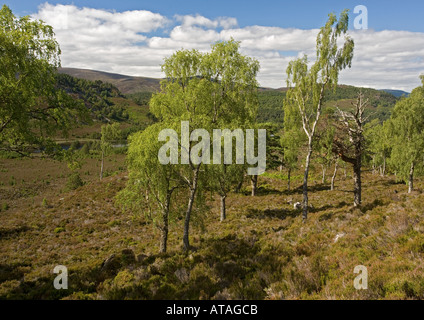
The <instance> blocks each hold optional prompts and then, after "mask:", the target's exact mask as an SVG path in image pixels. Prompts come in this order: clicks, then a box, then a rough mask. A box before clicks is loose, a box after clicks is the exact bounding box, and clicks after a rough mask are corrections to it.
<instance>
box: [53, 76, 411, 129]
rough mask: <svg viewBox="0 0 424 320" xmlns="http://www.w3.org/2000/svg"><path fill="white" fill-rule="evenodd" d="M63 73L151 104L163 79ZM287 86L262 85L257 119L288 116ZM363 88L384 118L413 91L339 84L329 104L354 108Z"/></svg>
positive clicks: (371, 108)
mask: <svg viewBox="0 0 424 320" xmlns="http://www.w3.org/2000/svg"><path fill="white" fill-rule="evenodd" d="M59 73H61V74H67V75H70V76H72V77H75V78H80V79H85V80H90V81H99V80H100V81H102V82H105V83H110V84H112V85H113V86H114V87H116V88H118V89H119V91H120V92H121V93H123V94H125V95H126V97H127V98H129V99H131V100H132V101H133V102H134V103H136V104H137V105H139V106H142V105H148V104H149V100H150V98H151V94H152V93H153V92H156V91H159V90H160V80H161V79H154V78H146V77H133V76H126V75H121V74H116V73H108V72H103V71H96V70H88V69H75V68H60V69H59ZM287 90H288V88H285V87H282V88H278V89H272V88H266V87H260V88H259V113H258V119H257V120H258V121H259V122H278V123H282V121H283V118H284V116H283V109H282V105H283V103H284V98H285V95H286V92H287ZM359 90H362V92H363V93H364V94H365V97H367V98H368V99H369V108H368V112H372V114H373V116H372V117H371V118H379V119H380V120H382V121H383V120H385V119H387V118H389V117H390V114H391V110H392V108H393V106H394V105H395V103H396V101H397V100H398V99H399V97H401V96H402V95H409V93H407V92H405V91H401V90H376V89H371V88H358V87H353V86H349V85H339V86H338V87H337V90H336V91H333V90H327V92H326V98H325V106H328V107H334V106H338V107H340V108H342V109H346V108H350V107H351V105H352V103H353V102H355V100H356V97H357V94H358V92H359Z"/></svg>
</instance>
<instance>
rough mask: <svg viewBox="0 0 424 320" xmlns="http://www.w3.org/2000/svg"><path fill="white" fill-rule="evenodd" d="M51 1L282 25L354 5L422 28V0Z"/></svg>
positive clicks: (26, 9) (386, 24)
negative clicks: (233, 18)
mask: <svg viewBox="0 0 424 320" xmlns="http://www.w3.org/2000/svg"><path fill="white" fill-rule="evenodd" d="M44 2H46V1H32V0H18V1H17V0H13V1H9V0H7V1H3V3H5V4H7V5H8V6H10V8H11V9H12V10H13V11H14V12H15V13H17V14H19V15H25V14H32V13H34V12H36V11H37V7H38V6H39V5H40V4H42V3H44ZM48 2H49V3H51V4H56V3H60V4H74V5H76V6H79V7H84V6H85V7H91V8H97V9H108V10H116V11H126V10H140V9H143V10H149V11H152V12H158V13H161V14H162V15H164V16H167V17H169V18H171V17H172V16H174V15H175V14H180V15H186V14H196V13H198V14H200V15H202V16H205V17H207V18H210V19H214V18H217V17H220V16H230V17H235V18H237V20H238V23H239V26H240V27H244V26H248V25H263V26H278V27H283V28H290V27H293V28H301V29H310V28H318V27H320V26H321V25H322V24H323V23H324V22H325V21H326V15H327V14H328V13H329V12H332V11H334V12H336V13H339V12H340V11H342V10H343V9H344V8H349V9H351V10H353V8H354V7H355V6H356V5H359V4H362V5H365V6H367V8H368V13H369V28H372V29H375V30H385V29H388V30H408V31H416V32H424V18H423V13H424V1H422V0H404V1H396V0H369V1H365V0H353V1H346V0H325V1H313V0H291V1H284V0H283V1H281V0H242V1H240V0H213V1H205V0H178V1H177V0H154V1H152V0H148V1H146V0H121V1H115V0H101V1H97V0H95V1H93V0H92V1H86V0H73V1H63V0H62V1H57V0H49V1H48Z"/></svg>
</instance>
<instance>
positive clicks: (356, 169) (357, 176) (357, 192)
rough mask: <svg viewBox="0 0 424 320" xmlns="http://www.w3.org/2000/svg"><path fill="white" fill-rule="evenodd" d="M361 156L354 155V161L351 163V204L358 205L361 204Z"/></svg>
mask: <svg viewBox="0 0 424 320" xmlns="http://www.w3.org/2000/svg"><path fill="white" fill-rule="evenodd" d="M361 166H362V163H361V156H358V157H356V162H355V163H354V165H353V182H354V188H353V193H354V198H353V205H354V206H355V207H359V206H360V205H361V202H362V199H361V196H362V194H361V193H362V184H361Z"/></svg>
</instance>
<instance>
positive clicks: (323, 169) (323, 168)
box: [322, 165, 327, 184]
mask: <svg viewBox="0 0 424 320" xmlns="http://www.w3.org/2000/svg"><path fill="white" fill-rule="evenodd" d="M326 171H327V168H326V167H325V165H322V184H325V172H326Z"/></svg>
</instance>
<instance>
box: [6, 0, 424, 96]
mask: <svg viewBox="0 0 424 320" xmlns="http://www.w3.org/2000/svg"><path fill="white" fill-rule="evenodd" d="M3 3H5V4H7V5H8V6H9V7H10V8H11V9H12V10H13V12H14V13H15V14H16V15H18V16H22V15H32V16H33V18H35V19H42V20H44V21H45V22H46V23H48V24H49V25H52V26H53V28H54V30H55V33H56V38H57V40H58V41H59V44H60V46H61V49H62V56H61V60H62V66H63V67H73V68H85V69H94V70H101V71H106V72H114V73H120V74H128V75H133V76H146V77H155V78H161V77H163V74H162V73H161V69H160V65H161V64H162V62H163V59H164V58H165V57H167V56H169V55H171V54H172V53H173V52H175V51H176V50H180V49H182V48H184V49H198V50H200V51H208V50H210V45H211V44H213V43H215V42H216V41H223V40H229V39H230V38H234V39H235V40H237V41H240V43H241V51H242V53H243V54H245V55H249V56H251V57H254V58H256V59H257V60H258V61H259V62H260V65H261V68H260V72H259V74H258V81H259V83H260V85H261V86H266V87H272V88H278V87H283V86H285V85H286V84H285V79H286V68H287V65H288V63H289V62H290V61H292V60H293V59H295V58H298V57H302V56H303V55H305V54H306V55H308V57H309V60H310V61H312V62H313V60H314V55H315V39H316V35H317V32H318V29H319V28H320V27H321V26H322V25H324V24H325V22H326V20H327V17H328V14H329V13H330V12H334V13H336V14H339V13H340V12H341V11H342V10H343V9H345V8H347V9H350V10H351V20H350V31H349V34H350V36H351V37H352V38H353V39H354V41H355V53H354V60H353V63H352V68H351V69H349V70H344V71H343V72H342V73H341V77H340V83H343V84H349V85H355V86H361V87H373V88H377V89H400V90H405V91H411V90H412V89H413V88H415V87H417V86H419V85H420V84H421V82H420V80H419V75H420V74H424V19H423V13H424V1H423V0H420V1H417V0H415V1H411V0H404V1H402V2H400V1H393V0H386V1H382V0H370V1H368V0H366V1H365V0H361V1H360V0H353V1H350V0H339V1H337V0H328V1H310V0H292V1H281V0H280V1H277V0H259V1H258V0H256V1H252V0H244V1H235V0H213V1H204V0H202V1H201V0H178V1H177V0H173V1H169V0H166V1H165V0H149V1H146V0H137V1H135V0H121V1H111V0H102V1H85V0H73V1H68V0H59V1H58V0H49V1H48V2H46V1H29V0H13V1H10V0H6V1H4V2H3ZM357 5H365V6H366V7H367V9H368V29H367V30H355V29H354V28H353V25H354V23H353V21H354V20H355V17H357V15H355V14H354V13H353V9H354V8H355V6H357Z"/></svg>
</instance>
